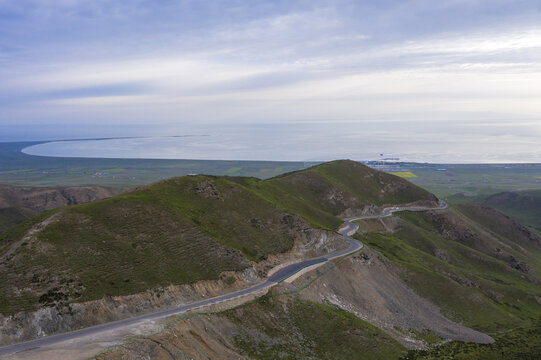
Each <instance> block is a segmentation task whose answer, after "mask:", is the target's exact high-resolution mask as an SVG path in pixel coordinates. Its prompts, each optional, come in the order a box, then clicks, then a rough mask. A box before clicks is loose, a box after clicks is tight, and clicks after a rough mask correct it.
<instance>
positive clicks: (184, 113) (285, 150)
mask: <svg viewBox="0 0 541 360" xmlns="http://www.w3.org/2000/svg"><path fill="white" fill-rule="evenodd" d="M171 135H174V136H184V135H207V136H205V137H202V138H200V141H199V142H198V141H195V140H194V139H195V138H190V142H189V144H192V145H193V146H191V147H190V148H189V151H188V150H187V149H186V147H185V146H184V145H186V144H188V142H184V143H183V145H182V146H179V147H178V148H177V149H176V150H175V151H169V152H167V151H166V150H165V149H162V150H160V147H161V146H165V145H163V143H162V145H160V143H159V142H154V143H153V144H154V145H152V146H150V145H148V146H146V148H147V149H152V153H153V154H154V155H153V157H160V154H159V153H160V151H163V154H164V156H165V154H166V153H167V154H169V155H167V157H171V156H174V157H187V156H191V157H192V158H194V157H195V158H202V157H204V158H219V157H223V158H226V157H230V158H239V157H241V158H252V157H254V156H257V157H259V158H265V159H276V160H314V159H323V158H325V159H327V158H329V159H332V158H336V157H351V158H358V159H360V160H361V159H366V158H367V157H373V156H374V154H379V153H386V154H387V153H388V154H390V155H392V156H400V157H402V158H403V159H405V160H411V159H415V160H416V161H440V162H456V161H460V162H476V161H477V162H504V161H505V162H541V147H540V146H538V145H539V139H541V2H539V1H529V0H524V1H521V0H517V1H509V0H505V1H502V0H487V1H482V0H448V1H444V0H442V1H433V0H431V1H429V0H396V1H394V0H378V1H371V0H370V1H368V0H367V1H362V0H357V1H349V0H343V1H342V0H334V1H319V0H310V1H295V0H288V1H285V0H284V1H280V0H278V1H254V0H252V1H242V0H231V1H228V0H222V1H212V0H207V1H190V0H178V1H173V0H161V1H155V0H154V1H146V0H131V1H108V0H96V1H90V0H86V1H82V0H0V141H20V140H55V139H72V138H93V137H115V136H119V137H122V136H159V137H162V136H171ZM209 137H210V139H209ZM176 139H178V141H181V142H182V141H185V140H186V139H187V138H183V137H180V138H176ZM226 139H227V141H226ZM124 143H126V142H121V144H124ZM109 144H111V149H114V148H116V147H118V146H119V143H118V142H117V143H114V144H113V143H111V142H110V143H109ZM204 144H206V145H204ZM68 145H70V146H79V147H81V146H82V145H81V144H76V143H72V144H68ZM55 146H56V149H57V150H58V149H59V147H58V145H55ZM66 146H67V145H66V144H63V145H62V146H60V147H63V148H64V150H62V151H64V152H69V151H70V150H69V149H68V150H66ZM99 146H100V147H102V148H103V144H100V145H99ZM133 146H135V145H134V143H132V144H131V147H126V148H125V149H124V150H123V151H124V154H125V153H126V152H128V151H131V152H133V151H134V147H133ZM167 146H169V145H167ZM235 146H236V150H235V149H233V147H235ZM83 147H84V146H83ZM86 148H87V149H86V150H85V151H90V152H91V150H89V147H88V146H87V147H86ZM169 148H170V147H169ZM49 149H52V148H49ZM262 149H266V150H265V151H263V150H262ZM79 150H80V149H79ZM50 151H52V150H50ZM111 151H112V150H111ZM198 151H199V152H198ZM52 152H54V151H52ZM52 152H50V153H49V154H52ZM111 153H114V151H112V152H111ZM114 154H118V152H117V153H114ZM171 154H174V155H171ZM53 155H54V154H53ZM147 155H148V154H147ZM140 156H143V157H144V156H145V154H141V155H140ZM461 159H462V160H461Z"/></svg>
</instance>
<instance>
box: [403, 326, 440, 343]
mask: <svg viewBox="0 0 541 360" xmlns="http://www.w3.org/2000/svg"><path fill="white" fill-rule="evenodd" d="M410 332H411V333H413V336H414V338H415V339H417V340H422V341H424V342H425V343H427V344H429V345H435V344H439V343H441V341H442V338H441V337H439V336H438V335H437V334H435V333H434V332H433V331H431V330H428V329H424V330H422V331H419V330H416V329H410Z"/></svg>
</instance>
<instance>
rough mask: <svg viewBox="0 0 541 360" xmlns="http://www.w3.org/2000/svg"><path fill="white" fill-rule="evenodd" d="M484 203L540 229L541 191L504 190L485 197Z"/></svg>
mask: <svg viewBox="0 0 541 360" xmlns="http://www.w3.org/2000/svg"><path fill="white" fill-rule="evenodd" d="M484 203H485V204H487V205H490V206H492V207H494V208H496V209H498V210H500V211H502V212H504V213H505V214H507V215H509V216H512V217H514V218H515V219H517V220H519V221H520V222H521V223H523V224H524V225H528V226H531V227H533V228H535V229H537V230H539V231H541V216H540V215H541V191H535V190H531V191H513V192H511V191H506V192H502V193H498V194H495V195H492V196H489V197H487V198H486V199H485V200H484Z"/></svg>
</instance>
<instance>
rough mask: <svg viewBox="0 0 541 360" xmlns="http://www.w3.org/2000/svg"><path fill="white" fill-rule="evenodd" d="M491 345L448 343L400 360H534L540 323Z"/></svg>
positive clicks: (538, 354)
mask: <svg viewBox="0 0 541 360" xmlns="http://www.w3.org/2000/svg"><path fill="white" fill-rule="evenodd" d="M495 340H496V341H495V342H494V343H493V344H475V343H464V342H451V343H446V344H443V345H441V346H438V347H434V348H432V349H430V350H426V351H409V352H408V354H407V355H405V356H403V357H402V358H401V360H436V359H438V360H439V359H444V360H445V359H454V360H537V359H539V358H541V323H540V322H539V321H538V322H536V323H534V325H533V326H531V327H526V328H518V329H514V330H512V331H508V332H506V333H504V334H500V335H498V336H496V337H495Z"/></svg>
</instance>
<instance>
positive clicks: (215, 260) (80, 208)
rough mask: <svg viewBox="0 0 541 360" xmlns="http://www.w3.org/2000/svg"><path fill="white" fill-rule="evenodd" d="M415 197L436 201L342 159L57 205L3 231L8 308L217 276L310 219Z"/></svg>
mask: <svg viewBox="0 0 541 360" xmlns="http://www.w3.org/2000/svg"><path fill="white" fill-rule="evenodd" d="M314 179H316V181H315V182H314ZM415 200H420V201H430V200H435V198H434V196H433V195H431V194H429V193H428V192H426V191H424V190H421V189H419V188H417V187H415V186H413V185H411V184H409V183H408V182H406V181H404V180H402V179H399V178H397V177H393V176H391V175H386V174H381V173H379V172H377V171H375V170H372V169H369V168H367V167H366V166H363V165H361V164H358V163H356V162H353V161H336V162H331V163H329V164H324V165H321V166H316V167H314V168H311V169H307V170H304V171H299V172H296V173H292V174H289V175H286V176H283V177H280V178H276V179H271V180H267V181H262V180H257V179H254V178H229V177H214V176H203V175H199V176H187V177H181V178H173V179H170V180H166V181H162V182H159V183H156V184H154V185H151V186H147V187H143V188H140V189H137V190H135V191H133V192H131V193H127V194H122V195H119V196H116V197H113V198H110V199H106V200H101V201H97V202H93V203H89V204H82V205H75V206H69V207H65V208H60V209H56V210H53V211H50V212H47V213H45V214H42V215H40V216H38V217H36V218H33V219H31V220H29V221H27V222H25V223H24V224H21V225H19V226H17V227H15V228H13V229H12V230H10V231H8V232H7V233H5V234H3V235H2V236H0V312H1V313H3V314H4V315H9V314H13V313H15V312H17V311H22V310H33V309H36V308H38V307H43V306H57V307H63V306H65V305H67V304H69V303H72V302H81V301H87V300H95V299H100V298H102V297H103V296H105V295H125V294H133V293H136V292H141V291H144V290H146V289H149V288H153V287H156V286H166V285H169V284H185V283H193V282H196V281H199V280H205V279H216V278H218V276H219V274H220V273H221V272H224V271H229V270H242V269H245V268H247V267H249V266H251V263H250V261H261V260H264V259H266V258H267V257H268V256H269V255H271V254H278V253H284V252H286V251H288V250H290V249H291V248H292V247H293V244H294V243H295V241H296V240H298V239H300V238H302V237H306V232H307V229H309V228H310V225H311V226H313V227H322V228H327V229H333V230H334V229H335V228H336V226H338V225H339V224H340V223H341V220H340V219H339V218H338V215H340V214H341V213H342V212H344V211H346V210H348V209H349V210H350V211H353V212H356V211H361V210H362V207H364V206H367V205H369V204H371V203H375V204H376V205H380V204H386V203H402V202H404V201H408V202H410V201H415ZM330 205H332V206H330ZM298 215H300V217H299V216H298ZM307 221H308V223H307ZM23 260H24V261H23Z"/></svg>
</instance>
